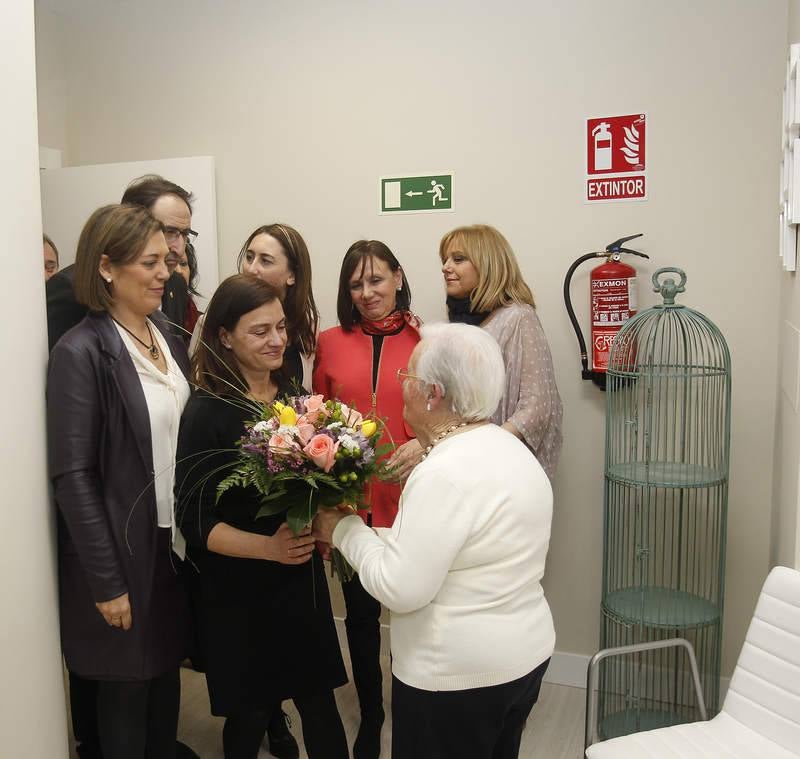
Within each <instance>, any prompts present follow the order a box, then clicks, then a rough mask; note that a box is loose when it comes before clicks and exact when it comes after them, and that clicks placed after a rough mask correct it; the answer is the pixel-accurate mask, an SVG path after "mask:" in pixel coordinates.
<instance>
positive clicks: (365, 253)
mask: <svg viewBox="0 0 800 759" xmlns="http://www.w3.org/2000/svg"><path fill="white" fill-rule="evenodd" d="M374 258H377V259H379V260H381V261H383V262H384V263H385V264H386V265H387V266H388V267H389V268H390V269H391V270H392V272H396V271H398V270H401V269H400V262H399V261H398V260H397V258H396V257H395V255H394V253H392V251H391V250H390V249H389V246H388V245H386V243H383V242H381V241H380V240H358V242H354V243H353V244H352V245H351V246H350V247H349V248H348V249H347V253H345V254H344V259H343V260H342V268H341V269H340V271H339V294H338V296H337V298H336V314H337V316H338V317H339V324H341V325H342V329H343V330H344V331H345V332H351V331H352V329H353V326H354V325H355V324H357V323H358V322H360V321H361V314H359V313H358V309H357V308H356V307H355V305H353V298H352V296H351V295H350V277H352V276H353V272H354V271H355V270H356V269H357V268H359V267H360V269H359V270H360V271H361V272H362V273H363V271H364V267H365V266H366V265H367V262H368V261H370V260H371V259H374ZM401 271H402V270H401ZM402 277H403V283H402V287H401V288H400V290H398V291H397V308H398V309H399V310H400V311H408V310H409V309H410V308H411V287H410V286H409V284H408V280H407V279H406V275H405V272H402Z"/></svg>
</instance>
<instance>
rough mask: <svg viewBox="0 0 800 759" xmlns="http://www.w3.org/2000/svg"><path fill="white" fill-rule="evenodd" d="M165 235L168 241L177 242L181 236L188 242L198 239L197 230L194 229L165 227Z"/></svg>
mask: <svg viewBox="0 0 800 759" xmlns="http://www.w3.org/2000/svg"><path fill="white" fill-rule="evenodd" d="M164 237H166V239H167V242H175V241H176V240H177V239H178V238H179V237H182V238H183V239H184V240H185V241H186V243H187V244H191V243H193V242H194V241H195V240H196V239H197V232H195V231H194V230H193V229H178V228H177V227H164Z"/></svg>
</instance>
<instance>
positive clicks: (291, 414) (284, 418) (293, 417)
mask: <svg viewBox="0 0 800 759" xmlns="http://www.w3.org/2000/svg"><path fill="white" fill-rule="evenodd" d="M280 415H281V417H280V418H281V424H283V425H286V426H287V427H291V426H292V425H293V424H296V423H297V412H296V411H295V410H294V409H293V408H292V407H291V406H284V407H283V408H282V409H281V410H280Z"/></svg>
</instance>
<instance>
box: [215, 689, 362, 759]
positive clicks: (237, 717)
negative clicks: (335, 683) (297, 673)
mask: <svg viewBox="0 0 800 759" xmlns="http://www.w3.org/2000/svg"><path fill="white" fill-rule="evenodd" d="M292 700H293V701H294V705H295V706H296V707H297V711H298V712H299V713H300V720H301V722H302V723H303V741H304V742H305V745H306V753H307V754H308V758H309V759H349V756H350V754H349V751H348V748H347V736H346V735H345V732H344V726H343V725H342V718H341V717H340V716H339V710H338V708H337V706H336V699H335V698H334V696H333V691H331V690H328V691H319V692H317V693H313V694H310V695H304V696H295V697H294V698H293V699H292ZM275 709H276V710H277V709H280V704H278V705H276V706H275ZM271 716H272V715H271V714H270V713H269V712H266V711H252V712H243V713H241V714H234V715H231V716H229V717H227V718H226V719H225V727H224V728H223V730H222V743H223V748H224V750H225V759H256V757H257V756H258V752H259V747H260V746H261V740H262V739H263V737H264V731H265V730H266V729H267V724H268V723H269V720H270V717H271Z"/></svg>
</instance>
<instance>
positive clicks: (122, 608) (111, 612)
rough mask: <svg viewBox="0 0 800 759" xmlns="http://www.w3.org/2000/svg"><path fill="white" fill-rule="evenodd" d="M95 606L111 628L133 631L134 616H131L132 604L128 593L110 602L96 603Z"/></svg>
mask: <svg viewBox="0 0 800 759" xmlns="http://www.w3.org/2000/svg"><path fill="white" fill-rule="evenodd" d="M95 606H96V607H97V611H99V612H100V613H101V614H102V615H103V619H105V621H106V623H107V624H109V625H111V627H120V628H122V629H123V630H130V629H131V625H132V624H133V615H132V614H131V603H130V599H129V598H128V594H127V593H123V594H122V595H121V596H117V598H112V599H111V600H110V601H101V602H100V603H96V604H95Z"/></svg>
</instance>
